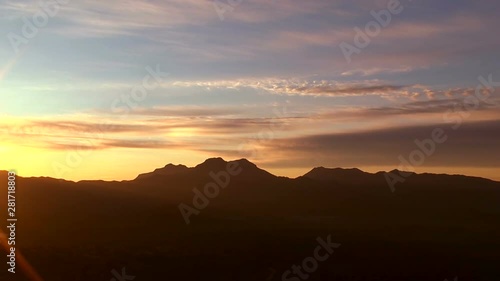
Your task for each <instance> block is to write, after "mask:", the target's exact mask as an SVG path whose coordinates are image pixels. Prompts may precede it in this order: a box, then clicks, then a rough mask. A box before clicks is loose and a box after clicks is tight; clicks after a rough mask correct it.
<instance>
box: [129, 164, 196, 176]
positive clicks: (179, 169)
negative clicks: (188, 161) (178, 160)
mask: <svg viewBox="0 0 500 281" xmlns="http://www.w3.org/2000/svg"><path fill="white" fill-rule="evenodd" d="M188 170H189V168H188V167H186V166H184V165H174V164H172V163H170V164H167V165H165V167H163V168H158V169H155V170H154V171H153V172H150V173H144V174H140V175H138V176H137V178H136V180H137V179H145V178H150V177H152V176H155V175H163V176H166V175H174V174H179V173H184V172H186V171H188Z"/></svg>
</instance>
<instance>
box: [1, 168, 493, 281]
mask: <svg viewBox="0 0 500 281" xmlns="http://www.w3.org/2000/svg"><path fill="white" fill-rule="evenodd" d="M231 169H232V170H231ZM232 171H234V173H233V174H234V175H233V174H232V173H231V172H232ZM237 171H239V173H236V172H237ZM392 172H393V173H401V172H400V171H396V170H395V171H392ZM385 175H386V173H385V172H378V173H367V172H363V171H361V170H359V169H341V168H334V169H330V168H324V167H317V168H314V169H312V170H311V171H309V172H308V173H306V174H304V175H303V176H300V177H297V178H293V179H292V178H286V177H279V176H275V175H273V174H271V173H269V172H267V171H265V170H263V169H260V168H259V167H257V166H256V165H255V164H253V163H251V162H250V161H248V160H246V159H240V160H235V161H229V162H227V161H225V160H223V159H222V158H211V159H207V160H206V161H205V162H203V163H201V164H199V165H197V166H195V167H187V166H184V165H173V164H168V165H166V166H165V167H162V168H158V169H156V170H154V171H152V172H150V173H144V174H140V175H138V176H137V177H136V178H135V179H134V180H128V181H79V182H72V181H65V180H59V179H53V178H36V177H31V178H25V177H18V179H17V182H16V185H17V190H16V203H17V205H16V212H17V216H18V218H19V220H18V230H17V240H18V241H19V243H18V244H19V245H18V249H19V250H20V251H21V252H22V253H23V254H24V255H25V256H26V259H27V260H28V261H29V262H30V263H31V264H32V266H33V267H34V268H35V269H36V270H38V272H39V274H40V276H42V277H43V278H44V280H51V281H52V280H54V281H57V280H96V281H99V280H103V281H104V280H105V281H108V280H111V279H112V278H113V275H112V273H111V271H112V270H113V269H115V270H117V271H118V272H120V270H121V269H122V268H126V270H127V273H128V274H130V275H133V276H136V278H137V280H163V279H172V280H263V281H264V280H285V279H282V274H283V273H284V272H285V271H286V270H287V269H289V268H290V267H291V266H292V265H294V264H299V263H300V262H301V261H302V260H304V259H305V258H307V257H308V256H311V255H312V251H313V250H314V249H315V246H316V244H317V242H316V240H317V239H318V237H327V236H329V235H330V236H331V237H332V240H334V242H336V243H339V244H340V245H341V246H340V247H339V248H338V249H336V250H335V252H334V253H333V254H332V255H331V257H330V258H329V259H328V260H326V261H325V262H322V263H321V264H320V265H319V266H318V269H317V270H316V271H315V272H314V273H310V274H308V275H309V276H308V279H307V280H389V281H390V280H437V281H439V280H444V279H446V278H447V279H452V278H453V277H455V276H458V277H459V280H497V278H498V277H499V274H498V273H499V271H498V269H497V265H498V261H500V242H499V241H498V237H500V225H499V223H498V222H499V221H500V204H499V203H500V183H499V182H496V181H492V180H488V179H484V178H477V177H468V176H462V175H444V174H411V176H409V177H406V178H405V181H404V182H401V183H398V184H397V185H396V189H395V192H391V189H390V188H389V187H388V183H387V181H386V176H385ZM0 182H4V183H6V182H7V173H6V172H0ZM210 183H213V184H217V185H218V186H219V188H218V192H217V195H216V196H213V194H214V193H213V192H212V195H210V194H209V195H210V196H207V195H206V194H205V191H206V187H207V185H209V184H210ZM225 183H227V185H226V184H225ZM213 184H212V187H210V188H215V187H214V185H213ZM2 186H3V189H4V190H3V191H2V194H1V196H0V200H1V202H2V203H1V204H2V207H5V208H6V207H7V206H6V202H7V192H6V191H7V185H6V184H4V185H2ZM195 190H197V191H199V192H200V193H197V192H196V191H195ZM196 194H202V195H196ZM196 196H198V197H200V196H201V197H205V200H206V201H207V202H208V203H207V204H205V205H206V206H204V207H203V208H196V206H195V201H194V200H195V198H196ZM202 201H204V200H200V201H199V202H202ZM199 202H198V203H199ZM202 203H203V202H202ZM182 204H185V205H186V206H189V207H192V208H195V209H196V210H197V211H198V212H196V214H191V215H190V217H189V223H188V224H187V223H186V220H185V219H184V217H183V214H182V211H181V208H180V206H181V205H182ZM56 265H57V266H56ZM7 277H8V278H11V277H12V276H10V275H7V271H6V270H4V271H2V272H0V280H27V279H23V278H24V277H23V275H22V272H21V273H19V274H17V275H16V277H15V278H17V279H5V278H7ZM2 278H4V279H2ZM290 280H294V281H296V280H295V279H290Z"/></svg>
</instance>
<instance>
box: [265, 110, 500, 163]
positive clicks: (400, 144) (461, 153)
mask: <svg viewBox="0 0 500 281" xmlns="http://www.w3.org/2000/svg"><path fill="white" fill-rule="evenodd" d="M435 128H441V129H443V130H444V132H445V134H446V135H447V136H448V139H447V141H446V142H445V143H443V144H438V145H437V146H436V150H435V154H433V155H432V156H430V157H428V158H427V159H426V160H425V163H424V165H423V166H424V167H431V166H447V167H458V166H462V167H500V157H498V156H499V155H498V153H497V151H498V144H499V143H500V121H499V120H495V121H488V122H469V123H464V124H463V126H462V127H460V128H459V129H458V130H453V129H451V126H450V124H434V125H427V126H411V127H398V128H390V129H383V130H373V131H365V132H354V133H339V134H321V135H311V136H306V137H300V138H290V139H280V140H279V141H273V142H268V143H265V144H263V145H262V146H263V147H262V149H263V150H262V151H261V153H260V155H261V157H260V158H259V161H262V162H263V163H267V164H266V165H268V166H269V165H270V166H275V167H276V166H279V167H310V166H315V165H318V164H322V165H326V166H331V167H353V166H354V167H357V166H392V167H394V168H396V167H398V166H399V164H400V161H399V159H398V156H399V155H402V156H403V157H404V158H405V159H408V156H409V154H410V153H411V152H412V151H414V150H415V149H418V147H417V146H416V144H415V140H420V141H423V140H424V139H427V138H430V137H431V134H432V131H433V130H434V129H435Z"/></svg>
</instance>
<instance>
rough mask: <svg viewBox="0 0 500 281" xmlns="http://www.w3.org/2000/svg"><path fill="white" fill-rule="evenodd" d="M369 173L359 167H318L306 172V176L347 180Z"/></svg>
mask: <svg viewBox="0 0 500 281" xmlns="http://www.w3.org/2000/svg"><path fill="white" fill-rule="evenodd" d="M365 175H368V173H366V172H363V171H361V170H360V169H357V168H349V169H343V168H325V167H322V166H321V167H316V168H314V169H312V170H311V171H309V172H308V173H306V174H305V175H304V177H306V178H310V179H314V180H321V181H331V180H345V179H348V178H356V177H362V176H365Z"/></svg>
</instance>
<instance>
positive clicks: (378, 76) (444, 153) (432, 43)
mask: <svg viewBox="0 0 500 281" xmlns="http://www.w3.org/2000/svg"><path fill="white" fill-rule="evenodd" d="M499 9H500V2H498V1H493V0H490V1H486V0H478V1H462V0H453V1H451V0H442V1H431V0H429V1H427V0H403V1H400V2H399V1H396V0H383V1H382V0H371V1H363V0H349V1H347V0H345V1H341V0H310V1H302V0H219V1H208V0H161V1H157V0H148V1H141V0H134V1H132V0H120V1H115V0H108V1H95V0H86V1H76V0H58V1H56V0H42V1H27V0H17V1H14V0H0V97H1V102H0V116H1V118H0V144H1V146H0V169H3V170H10V169H15V170H17V171H18V173H19V174H21V175H24V176H50V177H56V178H64V179H70V180H82V179H106V180H115V179H116V180H124V179H133V178H135V177H136V176H137V175H138V174H139V173H144V172H149V171H152V170H154V169H155V168H158V167H163V166H165V165H166V164H168V163H174V164H185V165H188V166H194V165H196V164H198V163H201V162H203V161H204V159H206V158H209V157H219V156H220V157H223V158H224V159H226V160H231V159H240V158H247V159H249V160H250V161H252V162H254V163H256V164H257V165H258V166H259V167H261V168H264V169H267V170H268V171H270V172H272V173H274V174H277V175H283V176H290V177H296V176H299V175H302V174H304V173H306V172H307V171H309V170H310V169H311V168H313V167H316V166H325V167H346V168H347V167H357V168H360V169H363V170H366V171H370V172H376V171H379V170H392V169H396V168H400V169H403V170H414V171H417V172H436V173H450V174H467V175H473V176H482V177H487V178H492V179H496V180H500V152H499V151H500V149H499V145H500V130H499V129H500V114H499V113H500V111H499V108H498V104H499V102H500V91H499V88H500V59H499V55H500V51H499V50H500V48H499V47H500V37H499V36H498V26H500V19H499V17H498V10H499Z"/></svg>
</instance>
